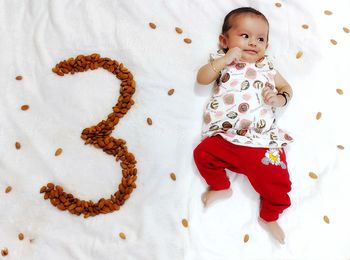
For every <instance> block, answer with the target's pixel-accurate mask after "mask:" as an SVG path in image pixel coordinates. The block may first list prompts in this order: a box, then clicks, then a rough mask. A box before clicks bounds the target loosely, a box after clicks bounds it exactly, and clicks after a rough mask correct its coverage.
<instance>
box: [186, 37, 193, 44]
mask: <svg viewBox="0 0 350 260" xmlns="http://www.w3.org/2000/svg"><path fill="white" fill-rule="evenodd" d="M184 42H185V43H187V44H190V43H191V42H192V40H191V39H190V38H185V39H184Z"/></svg>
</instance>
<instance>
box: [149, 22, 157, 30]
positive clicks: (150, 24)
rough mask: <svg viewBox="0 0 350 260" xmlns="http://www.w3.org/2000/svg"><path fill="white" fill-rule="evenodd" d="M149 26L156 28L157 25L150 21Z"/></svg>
mask: <svg viewBox="0 0 350 260" xmlns="http://www.w3.org/2000/svg"><path fill="white" fill-rule="evenodd" d="M149 27H151V28H152V29H156V28H157V25H155V24H154V23H149Z"/></svg>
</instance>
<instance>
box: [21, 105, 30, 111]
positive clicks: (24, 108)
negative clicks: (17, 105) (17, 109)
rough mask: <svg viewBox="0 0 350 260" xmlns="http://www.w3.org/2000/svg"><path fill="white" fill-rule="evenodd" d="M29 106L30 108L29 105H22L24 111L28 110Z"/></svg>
mask: <svg viewBox="0 0 350 260" xmlns="http://www.w3.org/2000/svg"><path fill="white" fill-rule="evenodd" d="M28 108H29V106H28V105H23V106H21V109H22V110H23V111H25V110H28Z"/></svg>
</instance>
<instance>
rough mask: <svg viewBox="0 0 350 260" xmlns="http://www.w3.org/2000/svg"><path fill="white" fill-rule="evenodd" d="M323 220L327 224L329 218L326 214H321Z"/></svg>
mask: <svg viewBox="0 0 350 260" xmlns="http://www.w3.org/2000/svg"><path fill="white" fill-rule="evenodd" d="M323 220H324V222H326V223H327V224H329V218H328V217H327V216H323Z"/></svg>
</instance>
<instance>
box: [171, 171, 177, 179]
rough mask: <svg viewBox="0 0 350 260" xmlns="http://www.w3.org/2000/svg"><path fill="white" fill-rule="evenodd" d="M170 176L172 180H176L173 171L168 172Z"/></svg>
mask: <svg viewBox="0 0 350 260" xmlns="http://www.w3.org/2000/svg"><path fill="white" fill-rule="evenodd" d="M170 178H171V179H172V180H173V181H176V175H175V173H173V172H172V173H171V174H170Z"/></svg>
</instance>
